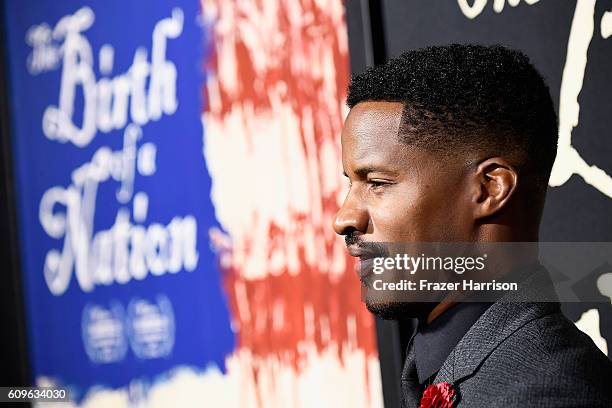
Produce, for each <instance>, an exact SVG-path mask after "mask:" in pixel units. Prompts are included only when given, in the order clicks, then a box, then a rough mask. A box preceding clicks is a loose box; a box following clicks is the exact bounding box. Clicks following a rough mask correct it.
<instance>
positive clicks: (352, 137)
mask: <svg viewBox="0 0 612 408" xmlns="http://www.w3.org/2000/svg"><path fill="white" fill-rule="evenodd" d="M402 109H403V104H402V103H399V102H361V103H359V104H357V105H355V106H354V107H353V108H352V109H351V111H350V112H349V115H348V116H347V118H346V122H345V124H344V128H343V129H342V157H343V162H345V165H346V164H347V161H348V162H351V164H357V163H359V164H363V165H372V164H375V165H379V164H392V162H394V161H396V160H397V157H396V156H397V155H398V154H400V153H401V151H402V150H404V147H405V145H404V144H403V143H400V141H399V136H398V131H399V127H400V121H401V118H402Z"/></svg>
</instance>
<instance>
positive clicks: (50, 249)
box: [3, 0, 382, 407]
mask: <svg viewBox="0 0 612 408" xmlns="http://www.w3.org/2000/svg"><path fill="white" fill-rule="evenodd" d="M3 4H4V5H5V8H6V10H5V17H6V21H5V23H4V25H5V29H6V37H7V50H8V57H9V67H8V68H9V76H8V80H7V82H8V84H9V89H10V102H11V103H10V113H11V130H12V139H11V140H12V145H13V146H12V148H13V161H14V173H15V184H16V189H17V200H18V210H19V211H18V226H19V237H20V249H21V263H22V269H23V281H24V290H25V291H24V298H25V303H26V312H27V330H28V340H29V344H28V345H29V351H30V362H31V366H32V372H33V375H34V381H35V383H36V384H37V385H39V386H45V385H61V386H67V387H69V388H70V390H71V391H72V397H73V403H75V404H82V405H86V406H98V404H108V406H113V407H118V406H127V405H131V406H137V405H140V404H146V405H147V406H196V405H199V406H220V407H221V406H223V407H238V406H241V407H242V406H244V407H249V406H252V407H273V406H279V407H280V406H282V407H287V406H351V407H359V406H363V407H365V406H380V405H381V401H382V397H381V385H380V369H379V362H378V357H377V352H376V342H375V330H374V325H373V320H372V318H371V316H370V315H369V314H368V312H367V311H366V310H365V308H364V307H363V306H362V304H361V302H360V292H359V285H358V281H357V279H356V277H355V275H354V272H353V268H354V265H353V263H352V261H351V260H350V259H349V258H348V257H347V255H346V251H345V248H344V244H343V241H342V240H341V239H338V238H336V237H335V236H334V233H333V231H332V230H331V227H330V225H331V222H330V221H331V217H332V216H333V214H334V213H335V211H336V209H337V207H338V203H339V202H340V200H341V199H342V198H343V194H344V192H345V190H344V189H345V186H344V185H343V182H342V180H341V163H340V146H339V141H338V135H339V132H340V129H341V125H342V119H343V117H344V114H345V113H346V109H345V108H344V105H343V101H344V96H345V91H346V85H347V81H348V75H349V67H348V45H347V33H346V25H345V22H344V6H343V3H342V2H341V1H340V0H334V1H331V2H330V1H325V2H305V1H304V2H299V1H271V2H269V1H265V2H262V1H256V0H247V1H240V2H227V1H222V0H204V1H202V2H198V1H196V0H173V1H170V0H168V1H157V2H148V1H143V2H125V1H120V0H116V1H115V0H113V1H109V0H104V1H102V0H100V1H76V0H61V1H53V2H39V1H33V0H23V1H8V2H4V3H3Z"/></svg>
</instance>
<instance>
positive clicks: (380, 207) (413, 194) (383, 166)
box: [334, 102, 471, 317]
mask: <svg viewBox="0 0 612 408" xmlns="http://www.w3.org/2000/svg"><path fill="white" fill-rule="evenodd" d="M402 109H403V104H402V103H394V102H362V103H359V104H357V105H356V106H354V107H353V109H351V111H350V113H349V115H348V117H347V119H346V122H345V126H344V128H343V131H342V139H341V143H342V164H343V168H344V172H345V175H346V177H348V179H349V183H350V189H349V192H348V194H347V197H346V199H345V201H344V203H343V205H342V207H341V208H340V210H339V211H338V213H337V215H336V218H335V221H334V229H335V231H336V233H338V234H341V235H344V236H345V240H346V243H347V247H348V249H349V252H350V254H351V255H352V256H358V257H369V256H371V255H372V254H371V253H369V252H370V251H371V248H369V247H368V245H367V244H368V243H399V242H432V241H467V240H469V239H470V237H469V232H470V229H469V220H470V216H471V214H470V213H469V211H470V206H469V205H466V202H465V200H466V199H469V198H470V196H469V195H466V194H465V193H464V190H465V182H464V178H465V177H464V175H465V172H466V171H467V169H466V166H465V165H464V164H462V163H457V162H453V161H451V160H448V161H441V160H440V159H439V158H438V157H436V156H434V155H433V154H432V153H429V152H426V151H425V150H423V149H421V148H417V147H414V146H411V145H409V144H407V143H404V142H402V141H401V140H400V137H399V128H400V122H401V117H402ZM384 303H386V304H384ZM388 303H389V302H381V301H380V299H378V300H377V299H376V293H373V291H368V293H367V294H366V305H367V306H368V308H369V309H370V311H372V312H373V313H375V314H377V315H381V316H385V315H388V314H391V315H393V314H394V313H392V311H391V310H390V308H393V307H401V308H402V309H405V308H406V307H407V305H391V304H388ZM411 308H412V309H414V308H415V305H412V306H411ZM389 317H391V316H389Z"/></svg>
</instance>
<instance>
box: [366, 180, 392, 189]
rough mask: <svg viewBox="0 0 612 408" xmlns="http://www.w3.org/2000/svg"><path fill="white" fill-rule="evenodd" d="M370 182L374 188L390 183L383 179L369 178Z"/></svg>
mask: <svg viewBox="0 0 612 408" xmlns="http://www.w3.org/2000/svg"><path fill="white" fill-rule="evenodd" d="M368 184H369V185H370V187H371V188H373V189H380V188H382V187H385V186H386V185H388V184H389V183H387V182H385V181H381V180H368Z"/></svg>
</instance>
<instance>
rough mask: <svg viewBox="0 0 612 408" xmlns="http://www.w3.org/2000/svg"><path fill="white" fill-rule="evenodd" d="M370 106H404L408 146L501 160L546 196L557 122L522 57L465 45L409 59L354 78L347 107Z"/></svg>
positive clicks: (531, 68)
mask: <svg viewBox="0 0 612 408" xmlns="http://www.w3.org/2000/svg"><path fill="white" fill-rule="evenodd" d="M366 101H386V102H402V103H403V104H404V109H403V113H402V120H401V125H400V131H399V134H400V137H401V139H402V140H403V141H405V142H406V143H409V144H413V145H417V146H420V147H422V148H424V149H427V150H431V151H437V152H442V153H448V154H462V153H465V152H467V151H479V152H485V153H486V154H491V155H499V156H502V157H504V158H506V159H507V160H509V161H510V162H511V163H512V164H513V165H515V166H516V167H517V171H519V173H523V174H528V175H529V176H530V178H532V181H533V182H534V183H535V184H536V185H537V187H538V190H539V191H543V192H544V193H545V191H546V187H547V184H548V178H549V177H550V171H551V168H552V165H553V162H554V160H555V156H556V154H557V139H558V130H557V129H558V125H557V115H556V113H555V109H554V106H553V102H552V99H551V97H550V91H549V89H548V86H547V85H546V83H545V82H544V79H543V78H542V75H540V73H539V72H538V71H537V70H536V68H535V67H534V66H533V65H532V64H531V63H530V61H529V58H528V57H527V56H526V55H525V54H523V53H521V52H519V51H516V50H513V49H510V48H506V47H504V46H501V45H492V46H483V45H465V44H451V45H446V46H433V47H427V48H422V49H417V50H412V51H408V52H406V53H404V54H402V55H400V56H399V57H397V58H393V59H390V60H389V61H388V62H386V63H385V64H383V65H378V66H375V67H372V68H370V69H368V70H367V71H365V72H364V73H362V74H359V75H356V76H354V77H353V78H352V80H351V83H350V85H349V88H348V97H347V105H348V106H349V108H353V107H354V106H355V105H357V104H358V103H360V102H366ZM491 157H492V156H491Z"/></svg>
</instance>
